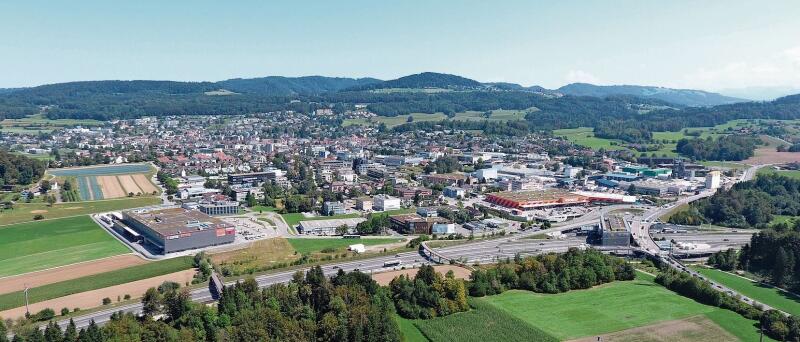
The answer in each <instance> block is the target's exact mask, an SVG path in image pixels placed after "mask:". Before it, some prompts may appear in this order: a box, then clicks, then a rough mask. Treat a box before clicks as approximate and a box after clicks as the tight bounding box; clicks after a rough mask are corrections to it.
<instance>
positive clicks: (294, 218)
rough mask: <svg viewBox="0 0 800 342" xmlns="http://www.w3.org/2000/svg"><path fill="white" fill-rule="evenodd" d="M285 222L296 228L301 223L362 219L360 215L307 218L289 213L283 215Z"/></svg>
mask: <svg viewBox="0 0 800 342" xmlns="http://www.w3.org/2000/svg"><path fill="white" fill-rule="evenodd" d="M281 216H282V217H283V220H284V221H286V224H287V225H288V226H289V227H294V226H296V225H298V224H299V223H300V221H316V220H330V219H340V218H355V217H360V216H361V215H359V214H343V215H333V216H314V217H305V216H303V214H302V213H289V214H281Z"/></svg>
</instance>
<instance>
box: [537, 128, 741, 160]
mask: <svg viewBox="0 0 800 342" xmlns="http://www.w3.org/2000/svg"><path fill="white" fill-rule="evenodd" d="M737 125H740V123H739V120H733V121H730V122H728V123H725V124H722V125H717V126H714V127H693V128H687V129H684V130H682V131H678V132H653V140H654V141H655V142H658V143H661V144H662V147H661V148H660V149H658V150H655V151H647V152H638V151H634V153H646V154H647V155H650V154H652V153H655V154H656V155H657V156H661V155H667V156H670V157H674V156H677V155H678V154H677V153H676V152H675V145H676V143H677V142H678V140H680V139H683V138H687V139H692V138H694V136H691V135H687V134H686V133H687V132H689V133H698V132H699V137H700V138H706V137H709V136H718V135H721V134H725V131H726V130H727V128H728V127H734V126H737ZM553 134H554V135H556V136H561V137H564V138H566V139H567V140H569V141H571V142H573V143H575V144H577V145H581V146H586V147H590V148H592V149H595V150H597V149H600V148H603V149H606V150H630V149H629V148H627V147H624V145H626V144H627V143H626V142H624V141H622V140H617V139H605V138H598V137H595V136H594V129H593V128H591V127H579V128H570V129H558V130H554V131H553ZM664 141H666V142H664Z"/></svg>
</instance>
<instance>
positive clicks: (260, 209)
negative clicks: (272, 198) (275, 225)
mask: <svg viewBox="0 0 800 342" xmlns="http://www.w3.org/2000/svg"><path fill="white" fill-rule="evenodd" d="M277 210H278V208H275V207H266V206H263V205H257V206H255V207H252V208H250V211H252V212H256V213H258V212H265V213H266V212H268V211H277Z"/></svg>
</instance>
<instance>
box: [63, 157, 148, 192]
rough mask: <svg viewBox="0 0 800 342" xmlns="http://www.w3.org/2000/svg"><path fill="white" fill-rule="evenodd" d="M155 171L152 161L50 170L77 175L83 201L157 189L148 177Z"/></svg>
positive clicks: (76, 179) (66, 174)
mask: <svg viewBox="0 0 800 342" xmlns="http://www.w3.org/2000/svg"><path fill="white" fill-rule="evenodd" d="M153 172H154V170H153V169H152V167H151V166H150V165H149V164H117V165H103V166H91V167H80V168H70V169H50V170H47V173H48V174H50V175H53V176H55V177H61V178H72V179H75V181H76V182H77V185H78V192H79V194H80V197H81V200H83V201H95V200H101V199H113V198H120V197H126V196H141V195H152V194H154V193H158V192H159V190H158V187H156V186H155V185H154V184H153V183H152V182H151V181H150V180H149V179H148V178H149V176H150V175H151V174H152V173H153Z"/></svg>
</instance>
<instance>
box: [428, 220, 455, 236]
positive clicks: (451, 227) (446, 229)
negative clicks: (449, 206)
mask: <svg viewBox="0 0 800 342" xmlns="http://www.w3.org/2000/svg"><path fill="white" fill-rule="evenodd" d="M431 233H433V234H455V233H456V225H455V224H454V223H438V222H437V223H434V224H433V226H432V227H431Z"/></svg>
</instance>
